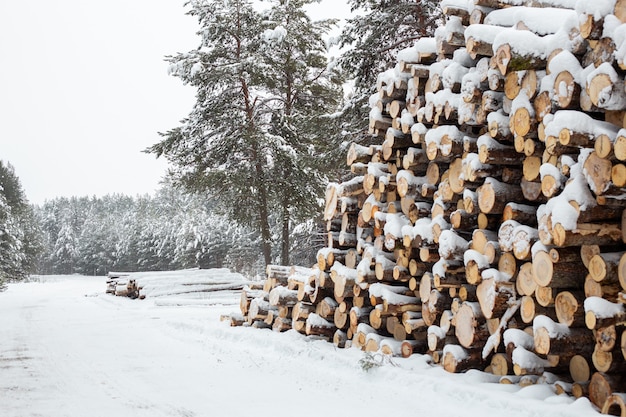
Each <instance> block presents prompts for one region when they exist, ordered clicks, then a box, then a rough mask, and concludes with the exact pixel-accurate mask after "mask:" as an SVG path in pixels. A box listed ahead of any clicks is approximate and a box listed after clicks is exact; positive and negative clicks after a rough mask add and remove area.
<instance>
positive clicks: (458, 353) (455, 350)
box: [443, 344, 469, 361]
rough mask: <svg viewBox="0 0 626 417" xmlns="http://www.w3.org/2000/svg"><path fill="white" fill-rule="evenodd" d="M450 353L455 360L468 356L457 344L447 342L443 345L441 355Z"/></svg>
mask: <svg viewBox="0 0 626 417" xmlns="http://www.w3.org/2000/svg"><path fill="white" fill-rule="evenodd" d="M448 353H449V354H451V355H452V356H454V358H455V359H456V360H457V361H462V360H464V359H467V358H468V357H469V355H468V353H467V351H466V350H465V349H463V348H462V347H461V346H459V345H452V344H448V345H445V346H444V347H443V355H444V356H445V355H446V354H448Z"/></svg>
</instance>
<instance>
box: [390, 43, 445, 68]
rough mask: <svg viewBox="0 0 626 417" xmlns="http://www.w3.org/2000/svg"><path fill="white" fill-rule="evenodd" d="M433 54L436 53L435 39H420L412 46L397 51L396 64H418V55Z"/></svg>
mask: <svg viewBox="0 0 626 417" xmlns="http://www.w3.org/2000/svg"><path fill="white" fill-rule="evenodd" d="M435 53H437V43H436V41H435V38H421V39H419V40H418V41H417V42H415V44H414V45H413V46H411V47H409V48H405V49H402V50H401V51H399V52H398V55H397V56H396V58H397V60H398V62H401V61H402V62H413V63H418V62H419V61H420V54H435Z"/></svg>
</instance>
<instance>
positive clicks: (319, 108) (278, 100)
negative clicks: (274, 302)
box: [261, 0, 343, 265]
mask: <svg viewBox="0 0 626 417" xmlns="http://www.w3.org/2000/svg"><path fill="white" fill-rule="evenodd" d="M313 2H314V0H289V1H286V0H275V1H273V2H272V3H273V6H272V8H271V9H270V10H269V11H268V12H266V14H265V25H266V29H265V31H264V33H263V39H264V42H263V44H262V50H261V51H262V55H263V62H264V64H265V66H266V70H265V77H266V80H267V81H266V86H267V90H268V93H269V97H270V99H268V100H266V101H267V103H268V104H267V108H266V112H267V113H268V114H269V115H270V117H268V118H267V120H269V122H270V125H269V126H268V128H267V129H268V131H269V133H270V134H271V135H273V137H274V149H273V155H274V158H273V159H274V160H273V162H274V163H273V166H272V171H273V172H274V174H273V175H272V177H273V178H274V179H275V181H274V184H273V187H272V192H273V194H274V199H275V200H276V202H277V204H278V208H279V218H278V221H279V230H280V231H281V235H280V242H281V248H280V253H281V257H280V259H281V263H282V264H283V265H288V264H289V254H290V251H291V245H290V241H291V233H292V227H293V224H294V222H297V223H299V222H303V221H307V220H309V219H310V218H311V217H312V216H314V215H315V214H316V213H319V205H318V204H317V203H316V198H317V197H318V196H319V195H321V194H322V190H323V186H324V185H325V184H326V182H327V177H325V176H324V174H326V173H327V171H328V169H329V168H331V167H332V166H333V160H331V159H327V158H324V154H326V153H328V151H329V149H332V142H331V141H329V140H328V136H329V134H328V132H329V131H330V130H332V129H333V126H332V122H333V121H334V120H333V119H331V118H330V117H329V115H328V113H329V112H334V111H335V110H337V109H338V106H339V104H340V99H341V94H342V90H341V84H342V81H343V80H342V79H341V77H340V74H339V73H338V71H336V70H334V69H333V68H332V66H329V63H328V59H327V58H326V52H327V49H326V44H325V42H324V39H323V35H324V33H326V32H327V31H328V30H329V29H330V28H331V26H332V25H333V24H334V23H335V22H334V21H332V20H328V21H321V22H315V23H314V22H312V21H311V19H310V18H309V17H308V16H307V15H306V13H305V11H304V9H303V8H304V6H306V5H308V4H311V3H313ZM297 223H296V224H297Z"/></svg>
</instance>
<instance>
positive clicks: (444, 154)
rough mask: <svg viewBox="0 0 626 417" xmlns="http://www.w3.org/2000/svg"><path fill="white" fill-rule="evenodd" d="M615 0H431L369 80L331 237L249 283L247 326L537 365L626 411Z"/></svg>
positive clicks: (370, 347)
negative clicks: (372, 141) (433, 11)
mask: <svg viewBox="0 0 626 417" xmlns="http://www.w3.org/2000/svg"><path fill="white" fill-rule="evenodd" d="M513 3H514V4H515V7H513ZM612 3H615V4H614V7H604V8H603V11H602V12H600V10H599V8H598V7H597V5H596V3H595V2H587V1H578V2H576V1H570V2H567V1H551V0H528V1H519V0H516V1H514V2H513V1H509V0H469V1H466V0H444V1H442V8H443V10H444V13H445V14H446V23H445V25H444V26H442V27H440V28H439V29H438V30H437V32H436V35H435V37H433V38H422V39H420V40H418V41H417V42H416V43H415V45H414V46H413V47H411V48H408V49H406V50H403V51H401V52H400V53H399V54H398V62H397V65H396V66H395V67H394V68H392V69H390V70H388V71H386V72H384V73H382V74H380V76H379V79H378V83H377V88H378V92H377V94H376V95H374V96H373V97H372V98H371V99H370V103H371V107H372V110H371V112H370V123H369V132H370V134H371V135H373V136H374V137H377V138H378V140H379V144H377V145H371V146H362V145H358V144H352V145H351V147H350V149H349V151H348V154H347V163H348V165H349V166H350V167H351V170H352V172H353V173H354V177H353V178H352V179H351V180H349V181H346V182H344V183H341V184H337V183H331V184H329V185H328V188H327V191H326V206H325V210H324V216H325V220H326V221H327V222H328V247H327V248H324V249H322V250H320V251H319V253H318V259H317V264H316V265H314V266H313V268H308V269H307V268H304V269H301V268H291V269H286V268H285V269H281V268H279V267H275V266H270V267H268V271H267V272H268V279H267V281H266V288H265V289H264V290H265V291H263V292H261V293H255V294H243V295H242V312H243V313H244V315H245V316H246V317H247V319H246V320H247V322H248V323H250V324H252V325H256V326H258V327H270V326H271V327H272V328H274V329H275V330H279V331H283V330H286V329H290V328H291V329H295V330H296V331H298V332H301V333H303V334H307V335H314V336H317V337H323V338H325V339H328V340H329V341H330V340H332V341H333V342H334V343H335V344H336V345H337V346H340V347H344V346H356V347H358V348H361V349H363V350H366V351H375V350H376V351H378V350H380V351H383V352H385V353H389V354H392V355H402V356H407V355H410V354H411V353H413V352H417V353H422V354H426V353H428V354H430V355H432V357H433V360H434V361H435V362H437V363H440V364H441V365H442V366H443V367H444V368H445V369H446V370H448V371H450V372H462V371H464V370H467V369H480V370H484V371H487V372H492V373H494V374H497V375H501V376H502V377H503V380H504V381H514V380H519V379H520V378H522V377H523V378H524V381H537V380H541V377H540V376H542V375H544V372H546V371H548V372H550V373H552V374H555V375H558V377H559V378H560V379H561V380H562V381H567V382H569V383H570V384H557V385H555V389H556V390H557V391H559V392H563V391H568V392H570V393H571V394H573V395H575V396H583V395H584V396H588V397H589V398H590V400H591V401H592V402H593V403H594V404H595V405H596V406H597V407H598V408H600V409H605V410H606V412H611V413H615V412H618V414H619V413H621V415H625V413H626V409H625V408H624V402H625V398H626V396H625V395H624V394H620V393H619V392H624V391H625V390H626V380H625V379H624V378H623V377H622V375H623V372H624V370H626V361H625V360H624V358H625V357H626V333H625V330H626V329H625V328H624V324H625V323H626V310H625V308H624V303H626V244H625V242H626V226H625V225H626V221H625V216H624V209H625V208H626V199H625V198H624V197H625V196H626V92H625V84H624V78H625V76H626V64H625V63H624V59H625V58H624V56H625V55H626V23H624V22H626V2H625V1H620V0H618V1H614V2H612ZM520 4H524V5H522V6H520ZM603 4H604V3H603ZM567 5H570V6H571V8H566V7H567ZM555 22H558V23H555ZM251 313H254V314H251ZM261 320H262V322H263V323H264V324H263V325H261V324H256V323H259V322H260V321H261ZM544 379H545V377H544ZM570 387H571V388H570Z"/></svg>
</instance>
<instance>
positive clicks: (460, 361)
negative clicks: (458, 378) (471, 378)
mask: <svg viewBox="0 0 626 417" xmlns="http://www.w3.org/2000/svg"><path fill="white" fill-rule="evenodd" d="M462 352H463V353H462V354H461V355H456V351H452V350H448V351H446V352H445V353H444V356H443V369H445V370H446V371H448V372H451V373H457V372H463V371H465V370H467V369H470V368H476V367H478V366H479V365H480V364H481V363H482V358H481V356H480V351H478V350H470V351H469V352H467V351H462Z"/></svg>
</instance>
